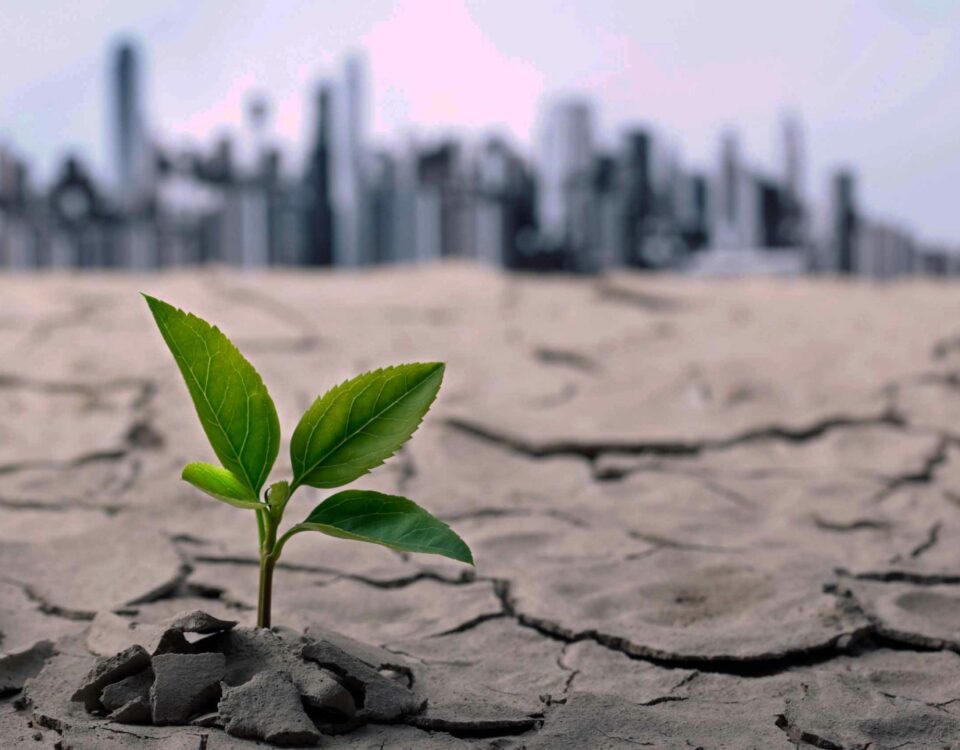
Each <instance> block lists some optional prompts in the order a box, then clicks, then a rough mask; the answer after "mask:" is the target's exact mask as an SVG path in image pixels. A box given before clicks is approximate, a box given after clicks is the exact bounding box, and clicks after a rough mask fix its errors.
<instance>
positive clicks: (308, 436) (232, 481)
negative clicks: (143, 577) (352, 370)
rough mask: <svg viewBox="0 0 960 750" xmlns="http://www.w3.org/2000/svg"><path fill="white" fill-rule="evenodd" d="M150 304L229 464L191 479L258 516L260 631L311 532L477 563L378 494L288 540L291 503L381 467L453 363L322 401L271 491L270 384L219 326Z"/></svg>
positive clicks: (435, 525) (438, 528)
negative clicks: (286, 566) (286, 474)
mask: <svg viewBox="0 0 960 750" xmlns="http://www.w3.org/2000/svg"><path fill="white" fill-rule="evenodd" d="M144 297H145V298H146V300H147V304H148V305H149V307H150V311H151V312H152V313H153V317H154V320H156V322H157V326H158V327H159V328H160V333H161V334H162V336H163V339H164V341H166V342H167V346H168V347H169V348H170V351H171V352H172V353H173V356H174V359H176V361H177V365H178V366H179V368H180V372H181V373H182V374H183V379H184V380H185V381H186V383H187V389H188V390H189V391H190V396H191V398H192V399H193V405H194V406H195V407H196V410H197V416H198V417H199V418H200V424H201V425H202V426H203V431H204V432H205V433H206V434H207V438H208V439H209V441H210V445H211V446H212V447H213V452H214V453H215V454H216V456H217V458H218V459H220V463H221V466H214V465H213V464H208V463H190V464H187V465H186V466H185V467H184V469H183V474H182V477H183V479H185V480H186V481H187V482H189V483H190V484H192V485H193V486H194V487H196V488H197V489H200V490H202V491H203V492H206V493H207V494H208V495H211V496H212V497H214V498H216V499H217V500H221V501H222V502H225V503H228V504H229V505H233V506H235V507H237V508H243V509H245V510H251V511H253V512H254V514H255V516H256V521H257V532H258V534H259V539H260V595H259V598H258V602H257V625H258V626H259V627H263V628H269V627H270V598H271V591H272V587H273V570H274V568H275V567H276V564H277V561H278V560H279V559H280V555H281V553H282V552H283V547H284V545H285V544H286V543H287V542H288V541H289V540H290V539H291V538H292V537H293V536H294V535H296V534H299V533H300V532H302V531H320V532H323V533H324V534H329V535H330V536H334V537H339V538H341V539H355V540H358V541H361V542H372V543H373V544H381V545H383V546H385V547H390V548H392V549H395V550H402V551H404V552H427V553H431V554H435V555H443V556H444V557H449V558H452V559H454V560H458V561H460V562H464V563H467V564H469V565H473V555H472V553H471V552H470V548H469V547H467V545H466V544H465V543H464V541H463V540H462V539H461V538H460V537H459V536H457V534H456V533H454V532H453V530H452V529H451V528H450V527H449V526H447V525H446V524H445V523H443V522H442V521H440V520H438V519H436V518H434V517H433V516H432V515H430V514H429V513H427V511H425V510H424V509H423V508H421V507H420V506H418V505H417V504H416V503H414V502H413V501H412V500H408V499H407V498H405V497H398V496H396V495H385V494H382V493H380V492H372V491H370V490H344V491H341V492H337V493H336V494H334V495H331V496H330V497H328V498H327V499H326V500H324V501H323V502H322V503H320V504H319V505H318V506H317V507H316V508H314V509H313V510H312V511H311V512H310V513H309V514H308V515H307V517H306V518H305V519H304V520H303V521H301V522H300V523H298V524H296V525H294V526H292V527H290V528H289V529H288V530H287V531H286V532H285V533H284V534H282V535H280V536H279V538H278V534H279V530H280V522H281V520H282V519H283V513H284V511H285V510H286V507H287V503H289V502H290V498H291V497H293V494H294V493H295V492H296V491H297V490H298V489H299V488H300V487H303V486H304V485H306V486H309V487H317V488H320V489H332V488H335V487H341V486H343V485H345V484H348V483H349V482H352V481H353V480H354V479H357V478H358V477H360V476H363V475H364V474H366V473H367V472H368V471H370V470H371V469H373V468H374V467H376V466H379V465H380V464H382V463H383V462H384V461H386V460H387V459H388V458H389V457H390V456H392V455H393V454H394V453H395V452H396V451H397V449H399V448H400V446H401V445H403V444H404V443H405V442H406V441H407V440H408V439H409V437H410V436H411V435H412V434H413V432H414V431H415V430H416V429H417V427H418V426H419V425H420V422H421V420H422V419H423V416H424V415H425V414H426V413H427V410H428V409H429V408H430V405H431V404H432V403H433V400H434V398H436V395H437V391H438V390H439V389H440V381H441V380H442V379H443V368H444V366H443V364H442V363H440V362H427V363H414V364H405V365H397V366H394V367H385V368H383V369H381V370H374V371H372V372H367V373H364V374H363V375H358V376H357V377H355V378H353V379H352V380H347V381H345V382H343V383H341V384H340V385H338V386H336V387H335V388H331V389H330V390H329V391H327V392H326V393H325V394H323V395H322V396H320V397H319V398H317V400H316V401H314V402H313V405H312V406H311V407H310V408H309V409H307V411H306V413H305V414H304V415H303V417H302V418H301V419H300V423H299V424H298V425H297V427H296V429H295V430H294V431H293V438H292V440H291V441H290V460H291V463H292V466H293V478H292V479H291V480H290V481H289V482H288V481H279V482H274V483H273V484H271V485H270V486H269V487H268V488H267V489H266V491H263V488H264V485H265V484H266V482H267V477H268V476H269V474H270V469H271V468H273V463H274V461H275V460H276V458H277V453H278V451H279V449H280V422H279V420H278V418H277V410H276V407H275V406H274V405H273V401H272V400H271V399H270V394H268V393H267V388H266V386H265V385H264V384H263V380H262V379H261V378H260V375H259V374H258V373H257V371H256V370H255V369H253V365H251V364H250V363H249V362H248V361H247V360H246V359H244V357H243V355H241V354H240V352H239V351H238V350H237V348H236V347H235V346H234V345H233V344H232V343H230V340H229V339H228V338H227V337H226V336H224V335H223V333H221V332H220V330H219V329H218V328H216V327H215V326H211V325H210V324H209V323H207V322H206V321H204V320H201V319H200V318H198V317H196V316H195V315H191V314H190V313H186V312H184V311H183V310H178V309H177V308H175V307H173V306H171V305H168V304H167V303H166V302H162V301H161V300H158V299H155V298H154V297H150V296H147V295H144ZM261 491H263V494H262V496H261Z"/></svg>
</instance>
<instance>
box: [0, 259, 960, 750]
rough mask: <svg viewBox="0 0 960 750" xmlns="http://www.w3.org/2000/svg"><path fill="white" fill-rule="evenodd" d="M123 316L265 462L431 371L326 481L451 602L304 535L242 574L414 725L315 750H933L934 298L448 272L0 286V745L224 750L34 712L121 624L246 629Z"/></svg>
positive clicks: (937, 373) (357, 547)
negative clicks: (363, 493)
mask: <svg viewBox="0 0 960 750" xmlns="http://www.w3.org/2000/svg"><path fill="white" fill-rule="evenodd" d="M140 290H143V291H147V292H150V293H152V294H155V295H157V296H159V297H161V298H164V299H167V300H169V301H171V302H173V303H175V304H177V305H179V306H182V307H185V308H186V309H189V310H191V311H194V312H196V313H198V314H200V315H201V316H204V317H206V318H208V319H210V320H212V321H214V322H217V323H218V324H220V326H221V327H222V328H223V329H224V330H225V332H226V333H227V334H228V335H229V336H231V337H232V338H233V339H234V341H235V342H236V343H237V344H238V346H239V347H240V349H241V350H242V351H243V352H245V353H246V354H247V356H248V358H249V359H250V360H251V361H252V362H253V363H254V365H255V366H256V367H257V368H258V369H259V370H260V372H261V373H262V375H263V377H264V380H265V381H266V383H267V385H268V387H269V388H270V391H271V394H272V396H273V398H274V400H275V401H276V403H277V406H278V409H279V411H280V417H281V424H282V425H283V429H284V431H285V437H286V438H289V435H290V433H291V431H292V428H293V426H294V424H295V423H296V420H297V419H298V418H299V416H300V413H301V412H302V410H303V409H304V408H305V407H306V406H307V405H308V404H309V403H310V401H311V400H312V399H313V398H314V397H315V396H316V395H317V394H318V393H319V392H320V391H322V390H325V389H326V388H327V387H328V386H330V385H332V384H334V383H337V382H339V381H340V380H342V379H343V378H344V377H347V376H349V375H353V374H356V373H357V372H359V371H360V370H363V369H367V368H372V367H374V366H378V365H381V364H388V363H393V362H398V361H409V360H418V359H431V360H432V359H441V360H444V361H446V362H447V363H448V368H447V376H446V380H445V383H444V387H443V389H442V390H441V394H440V398H439V400H438V402H437V404H436V406H435V407H434V409H433V411H432V412H431V414H430V416H429V417H428V418H427V421H426V423H425V424H424V426H423V427H422V428H421V429H420V431H419V432H418V433H417V435H415V437H414V439H413V440H412V441H411V442H410V443H409V445H408V447H407V448H406V449H405V450H404V451H403V453H402V454H401V455H399V456H398V457H397V458H395V459H393V460H392V461H390V462H388V464H387V465H385V466H384V467H382V468H381V469H379V470H377V471H376V472H375V473H374V474H372V475H371V476H369V477H367V478H365V479H362V480H360V481H358V482H357V483H356V486H357V487H366V488H370V489H379V490H381V491H387V492H395V493H401V494H406V495H408V496H410V497H412V498H414V499H416V500H417V501H419V502H420V503H422V504H423V505H424V506H426V507H427V508H429V509H430V510H432V511H433V512H435V513H436V514H438V515H440V516H441V517H443V518H444V519H446V520H447V521H449V522H450V523H451V524H452V525H453V526H454V527H455V528H456V529H457V530H458V531H459V532H460V533H461V534H462V536H463V537H464V538H465V539H466V540H467V541H468V542H469V544H470V545H471V546H472V548H473V550H474V552H475V555H476V558H477V568H476V571H475V573H471V572H469V571H465V570H464V569H463V567H462V566H458V565H456V564H454V563H449V564H448V563H447V562H446V561H443V560H441V559H440V558H433V557H428V556H404V555H399V554H396V553H393V552H390V551H387V550H385V549H382V548H379V547H372V546H367V545H361V544H356V543H348V542H342V541H337V540H332V539H329V538H327V537H322V536H320V535H315V536H313V535H306V534H305V535H301V536H299V537H297V539H296V540H295V541H293V542H291V543H290V545H289V546H288V547H287V549H286V551H285V556H284V560H283V561H282V562H281V565H280V567H279V569H278V572H277V576H276V581H275V592H274V598H275V610H274V621H275V623H278V624H281V625H284V626H286V627H288V628H293V629H296V630H300V631H303V630H305V629H306V628H308V627H310V626H317V627H319V628H331V629H335V630H338V631H340V632H342V633H345V634H347V635H349V636H352V637H353V638H355V639H359V640H361V641H365V642H367V643H369V644H373V645H376V646H382V647H383V648H384V649H386V650H387V651H389V652H391V653H393V654H395V655H396V657H397V659H398V660H402V661H403V662H404V663H406V664H408V665H410V668H411V669H412V673H413V675H414V678H415V681H416V688H417V689H418V690H419V691H421V694H422V695H423V696H424V697H425V698H426V700H427V708H426V711H425V712H424V713H423V714H422V715H420V716H418V717H417V718H416V720H415V721H410V722H407V723H404V724H399V725H379V724H371V725H369V726H367V727H365V728H363V729H360V730H358V731H356V732H354V733H352V734H347V735H343V736H337V737H325V738H324V740H323V743H322V746H324V747H329V748H357V749H358V750H359V749H360V748H381V747H383V748H390V750H405V749H409V750H414V749H417V750H420V749H425V750H431V749H432V748H500V749H508V748H509V749H517V750H519V749H520V748H529V749H530V750H534V749H536V750H564V749H570V750H573V749H577V750H581V749H587V750H591V749H601V750H606V749H608V748H610V749H613V748H617V749H619V748H636V747H653V748H668V749H672V748H678V749H679V748H697V747H700V748H705V749H709V750H719V749H721V748H723V749H730V750H749V749H751V748H756V749H758V750H759V749H761V748H762V749H763V750H768V749H773V750H775V749H776V748H806V747H819V748H842V749H843V750H852V749H854V748H861V749H862V748H870V750H885V749H889V750H892V748H960V655H958V652H960V550H958V547H957V540H958V537H960V314H958V313H960V294H958V289H957V287H956V286H950V285H946V284H937V283H933V282H909V283H902V284H895V285H889V286H875V285H868V284H846V283H841V282H836V281H828V280H822V281H812V280H804V281H793V282H786V281H768V280H764V281H731V282H716V281H714V282H709V281H693V280H689V279H670V278H651V277H642V276H635V275H626V274H625V275H615V276H611V277H607V278H604V279H582V280H575V279H564V278H530V277H506V276H501V275H495V274H493V273H490V272H487V271H483V270H480V269H477V268H472V267H465V266H448V267H433V268H424V269H417V270H412V269H405V270H388V271H376V272H369V273H358V274H341V273H332V274H331V273H323V274H314V275H309V274H292V273H277V274H270V275H266V274H239V273H232V272H226V271H203V272H181V273H175V274H169V275H167V274H165V275H160V276H150V277H130V276H119V275H118V276H109V275H98V276H88V277H66V276H44V277H39V278H37V277H28V276H19V277H10V276H7V277H0V633H2V639H0V695H2V696H3V698H2V699H0V746H2V747H3V748H4V749H5V750H8V749H10V748H21V747H23V748H43V747H54V746H55V745H56V743H58V742H59V743H60V744H59V745H56V746H57V747H61V748H64V749H68V748H74V749H76V750H92V749H93V748H97V749H98V750H99V749H100V748H107V749H108V750H109V749H110V748H115V747H117V748H119V747H132V748H141V747H142V748H155V749H157V750H202V749H203V748H206V750H214V749H217V750H220V749H225V748H234V747H236V748H245V747H255V745H254V743H252V742H246V741H243V740H236V739H233V738H231V737H228V736H227V735H225V734H223V733H222V732H221V731H220V730H219V729H217V728H212V727H201V726H191V727H164V728H153V727H144V728H142V729H138V728H137V727H135V726H129V725H123V726H121V725H114V724H108V723H104V722H102V721H95V720H93V719H92V718H91V717H90V716H88V715H86V714H85V713H84V712H83V711H82V710H81V709H78V708H77V705H76V704H73V705H71V704H70V703H69V702H68V700H67V695H68V692H69V691H72V690H73V689H74V688H75V687H76V683H77V681H78V680H79V679H80V678H81V677H82V676H83V674H84V673H85V672H86V671H87V669H89V667H90V665H91V664H92V663H93V659H94V656H93V655H92V654H106V653H113V652H115V651H116V650H118V648H117V644H118V642H119V641H122V640H123V639H124V636H123V633H124V632H126V634H127V635H126V636H125V637H126V638H127V639H128V642H133V640H131V637H130V633H136V632H139V631H137V630H136V629H131V628H130V626H129V625H128V623H127V622H125V621H129V622H130V623H132V622H137V623H155V622H158V621H161V620H164V619H166V618H169V617H170V616H172V615H174V614H175V613H177V612H180V611H182V610H193V609H204V610H206V611H208V612H210V613H212V614H214V615H217V616H221V617H226V618H229V619H233V620H239V621H241V622H242V623H246V624H249V623H250V622H251V621H252V618H253V612H252V607H253V605H254V604H255V601H256V583H257V573H256V557H255V555H256V549H255V547H256V528H255V523H254V520H253V517H252V516H251V515H250V514H249V513H248V512H245V511H242V510H238V509H235V508H231V507H228V506H226V505H223V504H221V503H217V502H216V501H214V500H212V499H209V498H206V497H205V496H202V495H200V494H199V493H198V492H196V491H195V490H192V489H191V488H190V487H189V486H187V485H185V484H184V483H182V482H180V481H179V480H178V476H179V471H180V468H181V466H182V465H183V464H184V463H185V462H187V461H190V460H212V458H213V454H212V451H211V450H210V449H209V447H208V446H207V445H206V443H205V438H204V436H203V433H202V432H201V430H200V428H199V426H198V423H197V421H196V418H195V415H194V414H193V411H192V406H191V404H190V401H189V398H188V395H187V392H186V389H185V387H184V385H183V383H182V382H181V380H180V376H179V373H178V371H177V369H176V367H175V366H174V363H173V361H172V359H171V358H170V355H169V354H168V352H167V351H166V349H165V347H164V345H163V343H162V341H161V339H160V337H159V335H158V333H157V331H156V330H155V328H154V324H153V321H152V320H151V319H150V316H149V314H148V312H147V309H146V307H145V305H144V304H143V302H142V300H141V299H140V297H139V296H138V295H137V292H138V291H140ZM285 445H286V444H285ZM288 467H289V459H288V457H287V456H286V448H285V447H282V448H281V454H280V459H279V461H278V466H277V469H276V470H275V473H276V474H277V476H278V477H279V476H281V472H283V471H284V470H286V471H289V469H288ZM320 498H321V495H320V493H319V492H316V491H309V490H308V491H305V492H303V493H302V494H301V495H298V497H297V498H296V499H295V501H294V502H293V503H291V506H290V508H289V509H288V511H287V518H288V520H289V521H291V522H293V521H296V520H298V517H299V515H301V514H302V515H304V516H305V515H306V514H307V512H308V511H309V510H310V508H312V505H313V503H314V502H316V501H318V500H319V499H320ZM111 613H113V614H111ZM141 627H142V626H141ZM121 647H122V646H121ZM24 683H26V686H25V687H24Z"/></svg>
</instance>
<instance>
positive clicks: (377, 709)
mask: <svg viewBox="0 0 960 750" xmlns="http://www.w3.org/2000/svg"><path fill="white" fill-rule="evenodd" d="M301 653H302V654H303V658H304V659H307V660H308V661H312V662H315V663H317V664H318V665H320V666H321V667H323V668H324V669H328V670H329V671H331V672H333V673H334V674H335V675H337V677H338V678H339V679H340V681H341V683H342V684H343V685H344V686H345V687H346V688H347V689H348V690H349V691H350V692H351V694H352V695H353V698H354V701H356V703H357V707H358V709H360V710H358V712H357V716H358V718H362V719H367V720H369V721H378V722H384V721H396V720H397V719H399V718H400V717H401V716H407V715H410V714H416V713H419V712H420V711H422V710H423V707H424V699H423V698H422V697H419V696H417V694H416V693H414V692H413V691H412V690H410V689H409V688H408V687H406V685H405V684H403V683H401V682H398V681H397V680H394V679H391V678H389V677H387V676H385V675H383V674H381V673H380V671H379V669H378V666H379V665H377V666H374V665H371V664H367V663H366V662H365V661H363V660H361V659H359V658H357V657H356V656H354V655H352V654H349V653H347V652H346V651H344V650H343V649H342V648H340V647H339V646H336V645H334V644H333V643H331V642H329V641H326V640H324V641H312V642H309V643H307V644H305V645H304V646H303V649H302V651H301Z"/></svg>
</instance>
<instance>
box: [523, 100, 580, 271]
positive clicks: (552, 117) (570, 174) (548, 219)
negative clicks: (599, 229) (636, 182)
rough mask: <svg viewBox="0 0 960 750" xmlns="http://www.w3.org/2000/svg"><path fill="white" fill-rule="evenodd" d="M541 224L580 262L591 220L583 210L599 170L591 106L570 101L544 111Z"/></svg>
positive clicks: (554, 243) (539, 197) (546, 236)
mask: <svg viewBox="0 0 960 750" xmlns="http://www.w3.org/2000/svg"><path fill="white" fill-rule="evenodd" d="M537 150H538V154H537V181H538V193H537V220H538V223H539V227H540V233H541V235H542V237H543V239H544V240H545V241H546V242H547V243H548V244H549V245H551V246H554V247H561V248H563V249H564V250H566V251H567V252H569V253H570V254H571V255H572V256H574V260H576V257H577V256H578V255H581V254H583V253H585V252H587V251H588V250H589V248H587V247H584V246H583V243H584V241H585V237H586V235H588V234H589V232H588V228H587V226H585V225H586V224H588V223H589V222H588V217H585V216H583V215H582V212H581V211H579V210H578V207H579V206H580V204H581V203H582V201H579V200H578V197H579V194H580V193H582V192H583V190H585V189H587V188H588V187H589V181H590V177H591V174H592V171H593V166H594V143H593V112H592V109H591V107H590V104H589V102H587V101H584V100H582V99H565V100H562V101H558V102H555V103H554V104H553V105H552V106H550V107H549V108H548V109H547V110H546V111H545V113H544V118H543V121H542V123H541V129H540V134H539V138H538V149H537Z"/></svg>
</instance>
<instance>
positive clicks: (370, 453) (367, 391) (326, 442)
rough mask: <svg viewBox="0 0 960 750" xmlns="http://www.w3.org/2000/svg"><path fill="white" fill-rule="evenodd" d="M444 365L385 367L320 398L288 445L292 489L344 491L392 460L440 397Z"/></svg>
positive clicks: (358, 377)
mask: <svg viewBox="0 0 960 750" xmlns="http://www.w3.org/2000/svg"><path fill="white" fill-rule="evenodd" d="M443 367H444V366H443V363H442V362H427V363H414V364H407V365H397V366H395V367H385V368H383V369H382V370H374V371H373V372H367V373H364V374H363V375H359V376H357V377H355V378H353V379H352V380H347V381H346V382H344V383H341V384H340V385H338V386H336V387H335V388H332V389H330V390H329V391H327V392H326V393H325V394H324V395H322V396H320V397H319V398H318V399H317V400H316V401H314V402H313V405H312V406H311V407H310V408H309V409H307V412H306V414H304V415H303V418H302V419H301V420H300V424H298V425H297V429H296V430H295V431H294V433H293V440H292V441H291V442H290V458H291V461H292V463H293V489H296V488H297V487H298V486H300V485H301V484H308V485H310V486H311V487H321V488H329V487H340V486H341V485H344V484H347V483H348V482H352V481H353V480H354V479H356V478H357V477H359V476H362V475H364V474H366V473H367V472H368V471H370V470H371V469H373V468H374V467H377V466H379V465H380V464H382V463H383V462H384V461H386V460H387V459H388V458H390V456H392V455H393V454H394V453H396V451H397V449H398V448H399V447H400V446H401V445H403V444H404V443H405V442H406V441H407V440H408V439H409V437H410V436H411V435H412V434H413V432H414V431H415V430H416V429H417V427H418V426H419V425H420V422H421V420H422V419H423V415H424V414H426V413H427V410H428V409H429V408H430V404H432V403H433V400H434V399H435V398H436V396H437V391H438V390H440V382H441V381H442V380H443Z"/></svg>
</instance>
